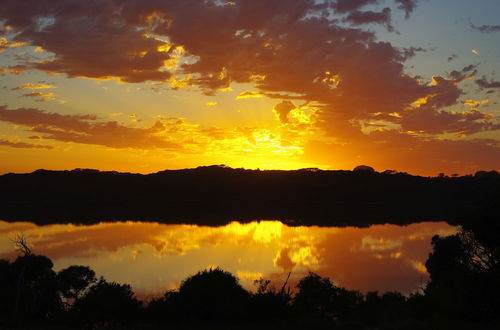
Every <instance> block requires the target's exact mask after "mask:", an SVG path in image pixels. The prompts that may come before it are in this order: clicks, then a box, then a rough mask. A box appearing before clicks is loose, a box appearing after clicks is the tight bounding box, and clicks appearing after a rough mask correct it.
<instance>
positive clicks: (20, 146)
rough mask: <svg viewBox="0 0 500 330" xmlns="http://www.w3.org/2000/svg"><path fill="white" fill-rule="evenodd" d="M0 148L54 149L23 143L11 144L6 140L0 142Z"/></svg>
mask: <svg viewBox="0 0 500 330" xmlns="http://www.w3.org/2000/svg"><path fill="white" fill-rule="evenodd" d="M0 146H7V147H11V148H23V149H47V150H51V149H54V147H52V146H46V145H41V144H32V143H24V142H12V141H8V140H0Z"/></svg>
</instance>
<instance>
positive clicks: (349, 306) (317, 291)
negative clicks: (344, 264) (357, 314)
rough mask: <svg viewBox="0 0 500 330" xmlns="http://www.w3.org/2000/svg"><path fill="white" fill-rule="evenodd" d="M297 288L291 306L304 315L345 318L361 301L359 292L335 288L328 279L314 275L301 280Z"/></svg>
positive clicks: (310, 274) (311, 274)
mask: <svg viewBox="0 0 500 330" xmlns="http://www.w3.org/2000/svg"><path fill="white" fill-rule="evenodd" d="M297 288H298V289H299V291H298V292H297V294H296V295H295V298H294V300H293V305H294V307H295V308H296V309H297V310H298V311H299V312H301V313H304V314H312V315H319V316H324V317H330V318H332V317H333V318H347V317H349V316H350V315H351V314H352V313H353V312H354V311H355V309H356V308H357V305H358V304H359V303H360V302H361V300H362V295H361V294H360V293H359V292H357V291H350V290H346V289H344V288H341V287H337V286H335V285H334V284H332V282H330V279H329V278H326V277H324V278H323V277H320V276H319V275H317V274H314V273H309V275H308V276H306V277H304V278H302V279H301V280H300V281H299V283H298V284H297Z"/></svg>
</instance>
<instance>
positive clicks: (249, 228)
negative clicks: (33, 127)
mask: <svg viewBox="0 0 500 330" xmlns="http://www.w3.org/2000/svg"><path fill="white" fill-rule="evenodd" d="M456 231H457V228H456V227H454V226H451V225H449V224H447V223H445V222H421V223H413V224H410V225H406V226H398V225H391V224H385V225H372V226H370V227H366V228H356V227H317V226H288V225H285V224H283V223H282V222H279V221H253V222H249V223H239V222H231V223H229V224H227V225H225V226H220V227H210V226H198V225H186V224H177V225H174V224H160V223H155V222H133V221H127V222H104V223H98V224H94V225H74V224H52V225H44V226H38V225H36V224H33V223H30V222H13V223H9V222H5V221H0V258H9V259H13V258H15V256H16V252H15V251H14V248H13V245H12V239H13V238H15V237H16V235H19V234H20V233H22V234H23V235H24V236H25V237H26V239H27V241H28V242H29V244H30V246H31V247H32V250H33V253H36V254H41V255H45V256H48V257H49V258H51V259H52V261H53V262H54V268H55V270H60V269H63V268H65V267H67V266H70V265H86V266H90V267H91V268H92V269H93V270H94V271H95V272H96V274H97V276H104V277H105V278H106V279H107V280H109V281H117V282H120V283H128V284H130V285H131V286H132V287H133V290H134V291H135V292H136V293H137V294H138V296H140V297H143V298H144V297H151V296H157V295H159V294H162V293H163V292H165V291H166V290H168V289H175V288H177V287H178V286H179V284H180V282H181V281H182V280H183V279H185V278H186V277H187V276H189V275H192V274H194V273H196V272H197V271H199V270H202V269H206V268H210V267H220V268H222V269H224V270H226V271H230V272H232V273H233V274H235V275H236V276H237V277H238V278H239V279H240V282H241V284H242V285H243V286H244V287H245V288H247V289H253V288H254V284H253V282H254V280H256V279H259V278H261V277H262V278H265V279H270V280H272V281H273V283H275V285H276V286H277V287H281V285H282V284H283V282H284V281H285V279H286V277H287V275H288V273H289V272H291V280H290V282H289V283H290V284H291V285H292V286H293V285H294V284H295V283H296V281H297V279H298V278H300V277H302V276H304V275H306V274H307V273H308V272H310V271H311V272H315V273H318V274H319V275H321V276H326V277H329V278H330V279H331V280H332V281H334V282H335V283H336V284H337V285H340V286H343V287H345V288H348V289H356V290H360V291H362V292H367V291H379V292H385V291H400V292H403V293H410V292H412V291H415V290H417V289H418V288H420V287H422V286H423V285H424V284H425V282H426V281H427V279H428V274H427V272H426V269H425V261H426V259H427V257H428V255H429V252H430V251H431V244H430V241H431V238H432V236H434V235H436V234H438V235H442V236H446V235H451V234H453V233H455V232H456Z"/></svg>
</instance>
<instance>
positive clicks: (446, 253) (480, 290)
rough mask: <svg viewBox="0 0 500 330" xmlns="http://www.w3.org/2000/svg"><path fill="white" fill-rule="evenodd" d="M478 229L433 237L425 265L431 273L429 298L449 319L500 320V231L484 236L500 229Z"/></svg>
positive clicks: (439, 311) (427, 291) (427, 292)
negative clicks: (499, 309) (499, 311)
mask: <svg viewBox="0 0 500 330" xmlns="http://www.w3.org/2000/svg"><path fill="white" fill-rule="evenodd" d="M474 226H476V231H472V230H471V229H464V228H463V229H462V230H461V231H460V232H459V233H457V234H455V235H451V236H447V237H440V236H434V237H433V238H432V247H433V252H432V253H431V254H430V255H429V259H428V260H427V262H426V264H425V265H426V267H427V271H428V272H429V274H430V282H429V284H428V286H427V289H426V295H427V297H428V298H429V299H430V301H431V302H432V304H433V307H434V310H435V311H436V312H437V313H440V314H442V315H443V316H446V317H449V318H459V319H470V320H484V319H486V320H488V319H493V318H498V313H497V312H498V306H500V272H499V262H500V260H499V257H500V254H499V250H498V247H499V245H500V242H499V241H495V240H492V237H495V236H496V235H498V232H497V233H496V234H491V233H484V232H482V231H484V230H487V231H493V232H495V231H496V230H494V227H490V228H488V229H486V228H484V227H482V226H480V225H478V224H475V225H474ZM497 226H498V225H497ZM480 228H481V229H480Z"/></svg>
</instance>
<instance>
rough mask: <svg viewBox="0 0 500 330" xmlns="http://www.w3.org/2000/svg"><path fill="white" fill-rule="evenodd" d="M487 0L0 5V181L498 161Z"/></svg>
mask: <svg viewBox="0 0 500 330" xmlns="http://www.w3.org/2000/svg"><path fill="white" fill-rule="evenodd" d="M499 14H500V1H498V0H478V1H471V0H323V1H322V0H262V1H261V0H231V1H226V0H204V1H202V0H100V1H88V0H0V174H1V173H7V172H30V171H33V170H36V169H38V168H46V169H73V168H96V169H100V170H117V171H127V172H140V173H150V172H156V171H159V170H164V169H176V168H189V167H197V166H201V165H212V164H226V165H228V166H231V167H244V168H261V169H298V168H305V167H318V168H321V169H352V168H353V167H355V166H356V165H360V164H366V165H370V166H372V167H374V168H375V169H376V170H378V171H383V170H386V169H394V170H398V171H405V172H409V173H412V174H420V175H429V176H434V175H437V174H438V173H440V172H444V173H447V174H452V173H459V174H467V173H474V172H475V171H477V170H493V169H496V170H499V169H500V119H499V118H500V105H499V104H498V102H499V101H500V19H499Z"/></svg>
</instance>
